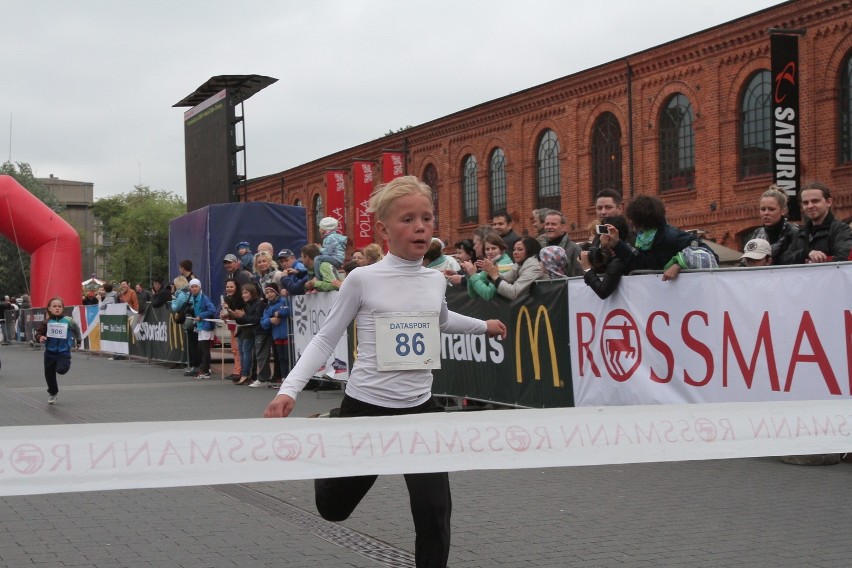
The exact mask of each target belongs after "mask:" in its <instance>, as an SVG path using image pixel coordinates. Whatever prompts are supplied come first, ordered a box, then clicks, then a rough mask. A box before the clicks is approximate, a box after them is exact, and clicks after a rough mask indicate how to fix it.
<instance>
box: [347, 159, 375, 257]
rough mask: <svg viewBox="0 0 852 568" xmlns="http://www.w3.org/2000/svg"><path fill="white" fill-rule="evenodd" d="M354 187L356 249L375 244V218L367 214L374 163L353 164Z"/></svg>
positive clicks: (371, 190)
mask: <svg viewBox="0 0 852 568" xmlns="http://www.w3.org/2000/svg"><path fill="white" fill-rule="evenodd" d="M352 187H353V190H354V191H353V194H354V200H355V227H354V230H353V232H354V238H355V248H363V247H365V246H367V245H368V244H370V243H372V242H373V216H372V215H371V214H370V213H368V212H367V205H368V204H369V201H370V194H371V193H373V163H372V162H369V161H356V162H353V164H352Z"/></svg>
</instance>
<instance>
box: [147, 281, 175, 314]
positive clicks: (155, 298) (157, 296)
mask: <svg viewBox="0 0 852 568" xmlns="http://www.w3.org/2000/svg"><path fill="white" fill-rule="evenodd" d="M151 289H152V290H153V291H154V294H153V295H152V296H151V306H152V307H154V308H159V307H160V306H165V305H166V303H167V302H170V301H171V300H172V292H171V290H169V288H168V286H163V277H162V276H154V278H152V279H151Z"/></svg>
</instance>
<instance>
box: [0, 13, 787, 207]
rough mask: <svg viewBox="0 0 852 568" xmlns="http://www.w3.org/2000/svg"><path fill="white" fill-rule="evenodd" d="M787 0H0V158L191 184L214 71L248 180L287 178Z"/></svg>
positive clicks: (121, 187) (51, 170)
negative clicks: (228, 100)
mask: <svg viewBox="0 0 852 568" xmlns="http://www.w3.org/2000/svg"><path fill="white" fill-rule="evenodd" d="M779 3H780V2H779V1H778V0H738V1H733V0H721V1H720V0H692V1H683V0H645V1H643V2H637V1H636V0H597V1H591V0H531V1H529V2H518V1H517V0H512V1H509V0H372V1H371V0H300V1H284V0H279V1H244V2H233V1H232V2H223V1H220V0H207V1H205V2H190V1H180V0H179V1H175V0H169V1H159V0H157V1H155V0H144V1H135V2H126V1H116V0H98V1H95V0H77V1H73V2H70V1H66V0H0V13H2V14H3V17H4V21H5V22H7V24H8V25H6V26H4V29H3V41H2V46H3V49H2V51H0V62H2V67H0V77H2V80H1V81H2V82H1V83H0V84H2V96H0V133H2V136H0V149H1V150H0V161H6V160H8V159H9V158H10V157H11V160H12V161H13V162H28V163H29V164H30V165H31V166H32V167H33V169H34V170H35V172H36V174H37V175H38V176H40V177H48V176H49V175H50V174H53V175H55V176H56V177H59V178H62V179H69V180H75V181H90V182H93V183H94V184H95V198H96V199H97V198H98V197H104V196H107V195H115V194H118V193H126V192H129V191H131V190H132V189H133V186H134V185H136V184H138V183H140V182H141V183H142V184H144V185H148V186H150V187H151V188H152V189H156V190H168V191H173V192H175V193H177V194H178V195H181V196H184V197H185V195H186V190H185V188H186V180H185V170H184V149H183V112H184V110H186V109H183V108H172V105H174V104H175V103H176V102H178V101H179V100H181V99H183V98H184V97H185V96H187V95H189V94H190V93H192V92H193V91H194V90H195V89H196V88H198V87H199V86H200V85H201V84H203V83H204V82H205V81H206V80H207V79H209V78H210V77H212V76H214V75H228V74H234V75H237V74H258V75H267V76H270V77H275V78H277V79H278V82H277V83H275V84H273V85H272V86H270V87H267V88H266V89H265V90H263V91H261V92H260V93H258V94H256V95H254V97H252V98H251V99H249V100H248V101H247V102H246V104H245V113H246V145H247V160H248V175H249V177H250V178H254V177H259V176H262V175H266V174H271V173H275V172H278V171H281V170H284V169H287V168H290V167H293V166H296V165H299V164H302V163H305V162H308V161H311V160H314V159H317V158H319V157H322V156H325V155H327V154H331V153H333V152H335V151H337V150H341V149H344V148H349V147H351V146H355V145H357V144H359V143H362V142H366V141H368V140H372V139H375V138H378V137H380V136H382V135H384V134H385V133H386V132H387V131H388V130H390V129H394V130H396V129H398V128H400V127H403V126H406V125H417V124H421V123H424V122H427V121H430V120H433V119H436V118H440V117H442V116H445V115H448V114H451V113H453V112H456V111H459V110H462V109H465V108H468V107H471V106H474V105H476V104H479V103H482V102H485V101H488V100H492V99H495V98H498V97H502V96H504V95H507V94H510V93H512V92H516V91H520V90H523V89H526V88H529V87H532V86H535V85H538V84H541V83H545V82H547V81H551V80H553V79H557V78H559V77H563V76H565V75H569V74H572V73H575V72H578V71H582V70H583V69H588V68H589V67H593V66H595V65H599V64H601V63H606V62H608V61H612V60H614V59H618V58H621V57H624V56H626V55H629V54H631V53H635V52H637V51H642V50H644V49H647V48H650V47H654V46H656V45H659V44H661V43H665V42H667V41H671V40H674V39H677V38H680V37H683V36H685V35H689V34H691V33H694V32H697V31H700V30H703V29H706V28H709V27H712V26H715V25H718V24H721V23H724V22H727V21H730V20H733V19H735V18H738V17H741V16H745V15H747V14H750V13H753V12H756V11H758V10H762V9H764V8H767V7H769V6H772V5H776V4H779Z"/></svg>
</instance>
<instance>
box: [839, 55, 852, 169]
mask: <svg viewBox="0 0 852 568" xmlns="http://www.w3.org/2000/svg"><path fill="white" fill-rule="evenodd" d="M838 146H839V148H840V163H841V164H842V163H845V162H852V54H849V55H848V56H846V59H845V60H843V69H841V71H840V144H839V145H838Z"/></svg>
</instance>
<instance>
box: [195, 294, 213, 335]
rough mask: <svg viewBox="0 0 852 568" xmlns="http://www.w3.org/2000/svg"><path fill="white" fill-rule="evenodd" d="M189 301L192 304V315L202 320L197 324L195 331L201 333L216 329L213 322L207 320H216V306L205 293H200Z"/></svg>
mask: <svg viewBox="0 0 852 568" xmlns="http://www.w3.org/2000/svg"><path fill="white" fill-rule="evenodd" d="M189 301H190V302H191V303H192V313H193V314H195V317H197V318H201V321H199V322H198V323H196V324H195V329H197V330H201V331H211V330H213V329H214V328H215V327H216V324H214V323H213V322H212V321H205V320H207V319H211V318H215V317H216V314H217V313H218V312H217V311H216V306H214V305H213V302H212V301H210V298H208V297H207V296H205V295H204V292H199V293H198V295H197V296H190V299H189Z"/></svg>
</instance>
